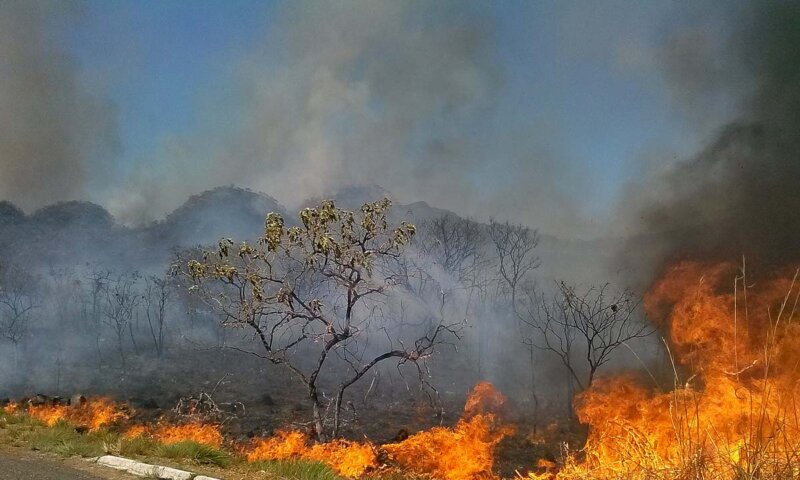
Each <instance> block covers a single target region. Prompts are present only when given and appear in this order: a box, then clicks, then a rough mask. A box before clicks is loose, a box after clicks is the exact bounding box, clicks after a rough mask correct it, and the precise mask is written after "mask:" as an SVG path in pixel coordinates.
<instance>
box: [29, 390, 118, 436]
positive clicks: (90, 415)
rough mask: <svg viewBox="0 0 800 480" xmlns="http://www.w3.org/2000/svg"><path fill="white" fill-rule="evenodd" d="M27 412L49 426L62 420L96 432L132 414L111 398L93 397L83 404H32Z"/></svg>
mask: <svg viewBox="0 0 800 480" xmlns="http://www.w3.org/2000/svg"><path fill="white" fill-rule="evenodd" d="M27 413H28V415H30V416H31V417H33V418H36V419H38V420H40V421H41V422H43V423H44V424H45V425H47V426H53V425H55V424H56V423H58V422H60V421H64V422H68V423H71V424H73V425H77V426H80V427H85V428H88V429H89V431H92V432H95V431H97V430H99V429H101V428H102V427H107V426H109V425H112V424H114V423H117V422H120V421H123V420H126V419H127V418H128V417H129V416H130V414H129V413H128V412H127V411H126V409H125V408H124V407H123V406H121V405H119V404H117V403H115V402H114V401H113V400H111V399H110V398H105V397H98V398H91V399H89V400H88V401H87V402H86V403H84V404H82V405H74V406H67V405H30V406H28V407H27Z"/></svg>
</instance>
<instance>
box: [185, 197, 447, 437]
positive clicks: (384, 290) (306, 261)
mask: <svg viewBox="0 0 800 480" xmlns="http://www.w3.org/2000/svg"><path fill="white" fill-rule="evenodd" d="M390 205H391V202H390V201H389V200H388V199H384V200H382V201H379V202H375V203H368V204H365V205H363V206H362V207H361V210H360V212H356V213H353V212H350V211H347V210H343V209H340V208H337V207H336V206H335V205H334V203H333V202H332V201H325V202H322V203H321V204H320V205H319V207H317V208H305V209H303V210H302V211H301V212H300V215H299V220H300V226H294V227H290V228H287V227H286V226H285V224H284V220H283V218H282V217H281V216H280V215H278V214H275V213H270V214H268V215H267V219H266V225H265V229H264V233H263V235H262V236H261V237H260V238H259V239H258V242H257V244H256V245H250V244H248V243H242V244H240V245H238V246H235V245H234V243H233V242H232V241H231V240H230V239H224V240H222V241H220V243H219V246H218V249H217V251H216V252H213V253H212V252H207V253H206V254H205V255H204V257H203V258H202V259H195V260H191V261H189V262H188V273H189V274H190V275H191V277H192V278H193V279H194V280H195V281H197V282H198V285H197V286H198V287H200V291H201V292H202V293H203V294H204V296H205V297H206V298H208V299H209V300H210V302H211V304H212V305H214V307H215V309H216V310H217V311H218V312H219V313H220V314H221V316H222V321H223V323H224V324H225V325H229V326H234V327H246V328H249V329H250V330H251V331H252V332H253V333H254V335H255V338H256V339H257V341H258V343H259V344H260V352H250V351H248V353H252V354H254V355H257V356H259V357H261V358H263V359H265V360H267V361H269V362H271V363H273V364H278V365H282V366H284V367H286V368H287V369H288V370H289V371H291V372H292V373H293V374H294V376H295V377H296V378H297V379H298V380H299V381H300V382H301V383H302V384H303V385H304V386H305V388H306V390H307V392H308V398H309V400H310V402H311V404H312V408H313V423H314V431H315V432H316V436H317V438H318V439H324V438H326V437H327V433H328V430H327V429H326V427H325V419H326V415H325V413H324V412H325V410H326V407H327V406H328V405H330V403H329V402H328V401H326V399H325V397H326V396H325V395H324V392H322V391H321V388H322V387H321V385H320V383H321V380H322V377H325V378H326V379H327V380H328V381H329V382H328V383H331V382H332V383H333V384H334V385H335V387H334V388H333V398H332V400H330V402H332V405H331V406H332V407H333V420H332V425H331V430H330V434H331V435H332V436H334V437H335V436H337V434H338V429H339V425H340V423H341V420H340V418H341V408H342V401H343V397H344V394H345V392H346V390H347V389H348V388H349V387H350V386H352V385H353V384H354V383H356V382H358V380H360V379H361V378H362V377H363V376H364V375H365V374H366V373H367V372H368V371H370V370H371V369H372V368H373V367H375V366H376V365H378V364H379V363H381V362H384V361H386V360H389V359H394V360H396V361H397V363H398V365H400V364H406V363H411V364H414V365H415V366H416V367H417V370H418V372H419V374H420V378H421V379H422V378H423V377H422V375H423V372H425V368H426V367H425V364H424V362H425V359H426V358H428V357H429V356H430V355H431V354H433V353H434V351H435V349H436V346H437V345H439V344H441V343H443V342H444V341H446V340H445V338H444V337H445V335H446V334H448V333H452V334H455V335H457V334H458V324H448V323H446V321H445V320H444V318H442V317H440V318H439V320H438V321H437V322H435V323H434V324H432V325H430V326H427V327H425V331H424V332H422V333H421V334H420V335H418V336H416V337H414V338H412V339H406V341H404V340H403V336H402V334H401V333H400V332H401V327H403V321H402V316H401V315H395V314H392V313H389V314H388V315H387V311H389V307H390V305H389V303H390V302H389V300H390V297H389V294H390V293H391V291H392V287H393V286H394V285H395V284H396V283H397V279H396V278H395V273H392V272H393V271H396V269H389V268H387V264H388V263H391V262H393V261H395V260H396V259H398V258H399V257H400V255H401V252H402V250H403V247H404V246H405V245H406V244H407V243H408V242H409V241H410V240H411V238H412V237H413V235H414V233H415V228H414V226H413V225H410V224H407V223H401V224H400V225H398V226H396V227H389V225H388V223H387V211H388V209H389V207H390ZM204 280H212V281H213V282H211V284H210V285H209V283H208V282H205V283H204V282H203V281H204ZM220 286H221V287H222V288H219V287H220ZM233 348H236V347H233ZM298 352H303V354H302V355H299V354H298ZM309 358H310V359H311V360H310V361H307V359H309ZM332 359H338V360H339V362H338V364H336V365H334V366H330V365H329V364H331V360H332Z"/></svg>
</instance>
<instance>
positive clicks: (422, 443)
mask: <svg viewBox="0 0 800 480" xmlns="http://www.w3.org/2000/svg"><path fill="white" fill-rule="evenodd" d="M504 403H505V397H503V396H502V394H500V393H499V392H497V391H496V390H495V389H494V387H493V386H492V385H491V384H489V383H486V382H484V383H480V384H478V385H477V386H476V387H475V389H474V390H473V392H472V394H471V395H470V397H469V399H468V400H467V404H466V407H465V412H464V417H463V418H462V419H461V420H460V421H459V422H458V424H457V425H456V426H455V427H453V428H445V427H436V428H433V429H431V430H427V431H423V432H419V433H417V434H414V435H412V436H410V437H408V438H407V439H406V440H403V441H402V442H398V443H392V444H387V445H382V446H380V447H377V446H375V445H373V444H371V443H368V442H350V441H346V440H336V441H333V442H328V443H312V442H311V440H310V438H309V437H308V435H306V434H304V433H302V432H298V431H280V432H277V433H276V434H275V435H274V436H273V437H270V438H265V439H258V440H256V441H255V442H254V443H253V445H252V446H251V448H250V450H249V451H248V452H247V459H248V461H251V462H254V461H259V460H285V459H290V458H303V459H307V460H316V461H320V462H322V463H325V464H327V465H329V466H330V467H331V468H333V469H334V470H335V471H337V472H338V473H339V474H341V475H344V476H347V477H358V476H360V475H362V474H364V473H365V472H366V471H368V470H369V469H371V468H374V467H376V466H377V465H378V455H377V452H378V451H379V450H382V451H383V452H385V453H386V454H387V455H388V457H389V458H390V460H391V461H392V462H393V463H395V464H397V465H398V466H401V467H403V468H405V469H406V470H409V471H412V472H415V473H419V474H424V475H431V476H434V477H436V478H442V479H446V480H467V479H476V478H495V477H494V474H493V473H492V467H493V465H494V455H493V450H494V447H495V445H497V443H498V442H499V441H500V440H502V439H503V437H505V436H506V435H508V434H510V433H511V432H512V431H513V429H512V428H511V427H509V426H506V425H503V424H502V422H500V421H499V419H498V418H497V416H496V414H495V413H486V412H489V411H493V410H498V409H500V408H501V407H502V406H503V404H504Z"/></svg>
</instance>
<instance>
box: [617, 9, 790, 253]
mask: <svg viewBox="0 0 800 480" xmlns="http://www.w3.org/2000/svg"><path fill="white" fill-rule="evenodd" d="M751 7H752V8H753V10H754V11H747V12H746V15H743V18H744V20H742V21H741V22H740V23H739V25H738V28H736V29H735V31H734V32H733V34H732V35H731V36H730V38H728V39H727V40H726V42H727V43H726V48H727V50H726V51H729V52H733V54H730V55H727V56H726V57H724V58H715V59H713V63H711V64H709V63H707V62H701V61H697V60H698V57H697V52H693V53H692V54H691V55H684V56H683V57H682V55H681V53H680V52H681V51H683V52H684V53H687V52H688V50H687V49H680V48H679V49H678V50H673V51H672V52H671V54H670V55H669V56H668V58H667V60H668V61H667V63H666V65H667V73H668V75H667V77H668V79H670V80H672V81H673V88H674V89H675V90H676V91H680V92H683V93H684V94H685V97H684V100H687V99H688V100H691V99H692V98H693V99H694V101H693V102H694V103H695V105H696V107H695V108H696V109H697V110H701V109H703V108H704V107H705V106H707V104H706V103H705V102H703V101H698V99H700V98H704V99H707V98H708V97H709V96H715V95H719V93H720V92H719V90H717V89H715V88H712V87H713V86H714V85H719V88H721V89H725V88H728V87H729V86H730V85H738V86H741V85H743V84H746V83H749V82H751V83H753V84H754V85H755V87H754V90H753V93H752V94H751V95H749V96H748V97H747V99H746V100H745V101H744V102H743V104H742V106H741V107H740V108H741V110H742V111H741V114H740V115H739V117H738V119H737V120H736V121H734V122H731V123H729V124H727V125H725V126H724V127H723V128H722V129H721V131H719V133H718V134H717V135H716V136H715V138H713V139H712V140H711V141H710V143H708V144H707V146H706V147H705V148H704V149H703V150H702V151H701V152H699V153H698V154H697V155H696V156H694V157H693V158H691V159H690V160H688V161H685V162H681V163H677V164H675V165H674V166H673V167H671V168H669V169H667V170H666V171H664V172H662V173H661V174H659V175H658V176H657V178H656V179H655V180H653V181H650V182H649V183H645V184H643V185H640V186H638V187H637V188H636V189H635V192H633V193H632V194H631V196H630V197H629V198H628V201H627V202H626V203H627V204H632V205H636V207H635V208H636V209H637V211H636V215H637V216H638V218H639V221H640V222H641V225H642V226H643V227H644V229H643V230H644V231H646V232H649V233H653V234H655V235H654V236H653V237H654V238H648V240H647V242H646V243H647V248H649V249H653V248H654V249H655V250H656V252H657V253H656V256H657V257H658V258H660V259H661V260H663V259H664V258H669V257H695V258H697V257H702V258H708V259H720V258H722V259H727V260H731V259H735V258H738V257H739V256H741V255H745V256H747V257H749V258H755V259H757V260H758V261H759V263H762V262H763V263H767V262H769V263H771V262H780V263H785V262H787V261H789V262H791V261H796V260H798V259H800V250H798V249H797V248H796V247H797V241H798V238H800V215H798V211H799V210H800V189H798V181H800V135H798V132H800V28H799V27H798V25H800V6H798V5H797V4H796V3H791V2H785V3H784V2H772V3H758V4H756V5H751ZM679 43H680V42H679ZM684 46H685V45H684ZM723 72H728V73H727V74H723ZM734 72H741V75H746V78H742V77H741V76H737V74H735V73H734ZM689 103H690V102H686V103H684V105H688V104H689ZM697 114H698V115H702V112H699V111H698V112H697Z"/></svg>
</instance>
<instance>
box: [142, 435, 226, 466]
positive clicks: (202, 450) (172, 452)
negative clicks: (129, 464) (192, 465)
mask: <svg viewBox="0 0 800 480" xmlns="http://www.w3.org/2000/svg"><path fill="white" fill-rule="evenodd" d="M155 454H156V455H157V456H159V457H164V458H171V459H175V460H190V461H193V462H197V463H200V464H208V465H216V466H219V467H227V466H228V465H230V463H231V457H230V456H229V455H228V454H226V453H225V452H223V451H221V450H218V449H216V448H214V447H210V446H208V445H203V444H201V443H197V442H190V441H186V442H178V443H172V444H169V445H160V446H158V447H157V448H156V451H155Z"/></svg>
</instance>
